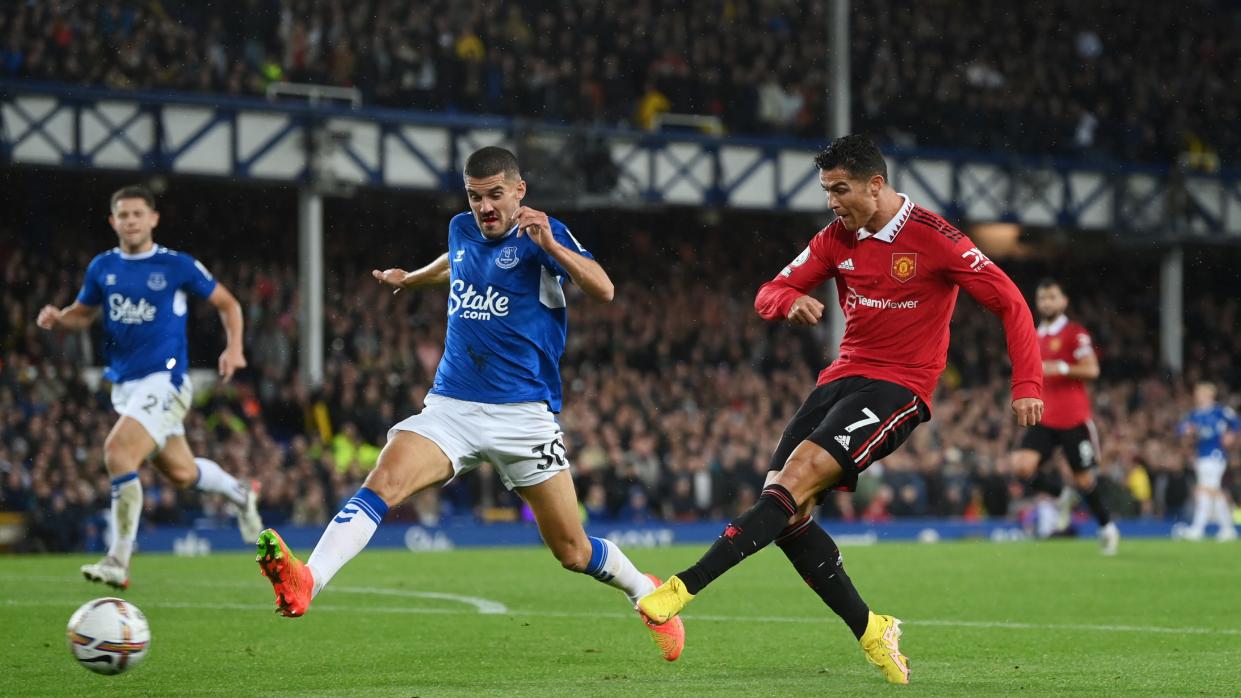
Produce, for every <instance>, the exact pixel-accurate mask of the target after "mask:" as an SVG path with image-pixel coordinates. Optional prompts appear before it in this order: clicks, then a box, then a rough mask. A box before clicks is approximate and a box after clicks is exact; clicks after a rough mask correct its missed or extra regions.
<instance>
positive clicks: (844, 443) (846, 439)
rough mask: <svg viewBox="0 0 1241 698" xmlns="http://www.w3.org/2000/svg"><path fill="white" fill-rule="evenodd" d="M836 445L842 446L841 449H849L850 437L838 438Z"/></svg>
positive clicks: (842, 436) (844, 435) (842, 435)
mask: <svg viewBox="0 0 1241 698" xmlns="http://www.w3.org/2000/svg"><path fill="white" fill-rule="evenodd" d="M836 443H838V444H840V447H841V448H849V436H848V435H847V434H841V435H840V436H837V437H836Z"/></svg>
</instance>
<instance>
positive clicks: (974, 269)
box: [754, 194, 1043, 408]
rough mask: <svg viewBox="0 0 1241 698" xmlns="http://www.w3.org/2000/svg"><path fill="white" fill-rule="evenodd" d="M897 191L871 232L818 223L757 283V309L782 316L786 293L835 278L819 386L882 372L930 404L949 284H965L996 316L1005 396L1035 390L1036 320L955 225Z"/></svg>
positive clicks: (949, 304) (940, 362)
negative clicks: (1009, 368) (835, 319)
mask: <svg viewBox="0 0 1241 698" xmlns="http://www.w3.org/2000/svg"><path fill="white" fill-rule="evenodd" d="M901 197H902V198H903V199H904V200H905V203H904V205H903V206H902V207H901V210H900V212H899V213H897V215H896V216H895V217H893V219H892V220H891V221H890V222H889V223H888V224H887V225H885V226H884V227H883V229H882V230H880V231H878V232H875V233H872V232H870V231H867V230H865V229H862V230H859V231H857V232H853V233H851V232H849V231H848V230H846V229H845V227H844V225H843V224H842V223H841V222H840V221H839V220H837V221H834V222H832V223H831V224H830V225H828V226H827V227H826V228H824V229H823V230H821V231H819V233H818V234H817V235H815V236H814V238H813V239H812V240H811V241H810V245H809V246H807V247H806V249H805V250H803V251H802V253H801V254H800V255H798V256H797V258H796V259H794V260H793V261H792V262H791V263H790V264H789V265H788V266H787V267H785V268H784V270H783V271H781V272H780V273H779V274H778V275H777V276H776V278H774V279H772V280H771V281H769V282H767V283H765V284H763V286H762V288H760V289H759V290H758V297H757V298H756V299H755V301H754V307H755V309H757V310H758V313H759V315H761V316H763V318H765V319H767V320H782V319H784V318H786V317H787V316H788V311H789V307H790V306H791V305H792V304H793V301H794V300H796V299H797V298H798V297H799V296H802V295H805V294H808V293H810V292H811V291H813V290H814V289H815V288H816V287H818V286H819V285H820V284H822V283H823V282H824V281H826V280H827V279H829V278H834V279H835V280H836V289H837V291H839V298H840V306H841V308H842V309H843V310H844V315H845V333H844V337H843V338H842V339H841V342H840V356H839V358H837V359H836V360H835V361H833V362H832V363H831V364H830V365H828V367H827V368H825V369H823V372H822V373H820V374H819V381H818V383H819V385H823V384H824V383H827V382H829V381H832V380H835V379H837V378H844V377H846V376H865V377H867V378H874V379H877V380H885V381H889V382H892V383H896V384H899V385H903V386H905V387H906V388H909V389H910V390H911V391H913V393H914V394H916V395H917V396H918V397H919V398H921V399H922V401H923V402H925V403H926V405H927V407H928V408H929V407H930V405H931V393H933V392H934V390H935V384H936V382H937V381H938V380H939V375H940V374H941V373H943V370H944V365H945V363H946V362H947V356H948V323H949V321H950V320H951V319H952V311H953V309H954V308H955V306H956V302H957V290H958V289H959V288H964V289H965V291H966V293H968V294H970V295H971V296H973V297H974V299H975V300H977V301H978V302H979V303H981V304H982V305H983V306H985V307H987V308H988V309H989V310H990V311H991V312H993V313H995V314H996V315H998V316H999V318H1000V320H1001V321H1003V323H1004V332H1005V335H1006V337H1007V340H1008V355H1009V357H1010V358H1011V359H1012V364H1013V378H1012V394H1013V399H1014V400H1017V399H1019V398H1024V397H1032V398H1038V397H1040V396H1041V393H1042V386H1043V370H1042V364H1041V362H1040V360H1039V352H1038V342H1037V339H1036V337H1035V333H1034V319H1033V318H1032V317H1031V316H1030V310H1029V308H1027V307H1026V302H1025V300H1024V299H1023V298H1022V296H1021V293H1020V292H1019V291H1018V290H1017V287H1016V286H1014V285H1013V282H1012V281H1011V280H1010V279H1009V278H1008V276H1007V275H1006V274H1005V273H1004V272H1002V271H1000V269H999V267H997V266H996V265H995V264H994V263H993V262H992V261H991V260H990V259H988V258H987V256H986V255H984V254H983V253H982V252H980V251H979V250H978V248H977V247H975V246H974V243H972V242H971V241H970V239H969V238H967V237H966V236H965V235H964V234H962V233H961V232H960V231H959V230H957V229H956V228H954V227H952V226H951V225H949V224H948V223H947V221H945V220H944V219H943V218H940V217H939V216H938V215H936V214H934V213H932V212H931V211H928V210H926V209H924V208H922V207H920V206H915V205H914V204H913V203H912V202H911V201H910V200H909V198H908V197H906V196H905V195H904V194H902V195H901Z"/></svg>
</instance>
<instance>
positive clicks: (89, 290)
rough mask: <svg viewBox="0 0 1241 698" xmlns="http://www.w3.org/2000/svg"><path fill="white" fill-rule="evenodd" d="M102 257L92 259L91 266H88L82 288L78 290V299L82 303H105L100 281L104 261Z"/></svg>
mask: <svg viewBox="0 0 1241 698" xmlns="http://www.w3.org/2000/svg"><path fill="white" fill-rule="evenodd" d="M100 259H102V258H101V257H96V258H94V259H92V260H91V262H90V266H88V267H86V276H84V277H83V278H82V290H81V291H78V298H77V301H78V302H79V303H81V304H82V305H99V304H100V303H103V288H102V284H100V283H99V276H100V275H101V274H102V272H101V271H100V268H101V267H102V266H103V263H102V262H100Z"/></svg>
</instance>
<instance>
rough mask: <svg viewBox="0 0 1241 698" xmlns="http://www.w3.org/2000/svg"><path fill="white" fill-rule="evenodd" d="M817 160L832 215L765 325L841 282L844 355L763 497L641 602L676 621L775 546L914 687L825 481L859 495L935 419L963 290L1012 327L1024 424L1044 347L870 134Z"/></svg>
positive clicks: (777, 458) (768, 302)
mask: <svg viewBox="0 0 1241 698" xmlns="http://www.w3.org/2000/svg"><path fill="white" fill-rule="evenodd" d="M815 165H817V166H818V168H819V181H820V183H821V184H822V186H823V190H824V191H825V192H826V193H827V201H828V205H829V206H830V207H831V209H832V211H833V212H835V214H836V220H835V221H833V222H832V223H831V224H830V225H828V226H827V227H826V228H824V229H823V230H821V231H819V233H818V234H817V235H815V236H814V238H812V239H811V241H810V244H809V245H808V246H807V247H806V249H805V250H803V251H802V253H801V254H799V255H797V257H796V258H795V259H794V260H793V261H792V262H791V263H789V265H788V266H787V267H785V268H784V270H783V271H781V272H780V273H779V274H777V275H776V277H775V278H774V279H772V280H771V281H769V282H767V283H766V284H764V285H763V286H762V288H760V289H759V291H758V296H757V298H756V299H755V303H754V305H755V308H756V309H757V311H758V313H759V315H761V316H762V317H763V318H764V319H767V320H782V319H787V320H788V321H789V322H790V323H792V324H794V325H815V324H817V323H818V322H819V320H820V319H821V318H822V317H823V304H822V303H821V302H819V301H818V300H816V299H814V298H813V297H812V296H811V295H810V293H811V292H813V291H814V289H815V288H817V287H818V286H819V285H820V284H822V283H823V282H825V281H827V280H828V279H829V278H834V279H835V281H836V288H837V291H838V293H839V298H840V305H841V309H842V310H843V311H844V315H845V332H844V337H843V339H842V340H841V343H840V354H839V358H837V359H836V360H835V361H833V362H832V363H831V365H829V366H828V367H827V368H825V369H824V370H823V372H822V373H820V374H819V379H818V384H817V386H816V387H815V389H814V390H813V391H811V393H810V396H809V397H808V398H807V399H806V401H805V403H804V404H803V405H802V407H801V409H799V410H798V411H797V414H795V415H794V416H793V419H792V421H790V422H789V425H788V427H787V428H786V429H785V431H784V434H783V436H782V437H781V439H780V443H779V445H778V446H777V447H776V451H775V454H774V455H773V456H772V460H771V471H772V472H771V473H769V474H768V480H767V486H766V487H765V488H764V489H763V493H762V495H761V496H760V497H759V500H758V502H757V503H756V504H755V505H754V506H753V507H752V508H751V509H750V510H749V511H747V512H746V513H744V514H742V515H741V516H740V517H738V518H737V519H735V520H734V521H733V522H731V523H729V524H728V526H727V527H725V529H724V532H723V534H722V535H721V536H720V538H719V539H718V540H717V541H716V542H715V544H714V545H712V547H711V549H710V550H708V551H707V553H706V554H705V555H703V557H702V558H701V559H700V560H699V561H698V562H697V563H696V564H695V565H693V566H692V567H690V568H689V569H687V570H685V571H683V572H681V573H679V574H677V575H675V576H673V577H671V578H669V579H668V581H667V582H666V583H665V584H663V585H661V586H660V587H659V588H658V589H656V590H655V591H654V592H652V593H651V594H648V595H647V596H645V597H643V598H642V599H640V600H639V601H638V608H639V610H640V611H642V613H643V614H644V615H645V616H646V617H647V618H648V619H650V620H652V621H654V622H657V623H658V622H663V621H666V620H669V619H672V618H674V617H675V616H676V615H677V614H678V613H680V611H681V609H682V608H684V607H685V605H686V604H688V603H689V601H690V600H691V599H693V598H694V596H695V595H696V594H698V593H700V592H701V591H702V589H703V588H704V587H706V586H707V584H709V583H710V582H711V581H712V580H714V579H715V578H717V577H719V576H720V575H722V574H723V573H724V572H726V571H728V570H729V569H730V568H732V567H733V566H734V565H736V564H738V563H740V562H741V561H742V560H743V559H745V558H746V557H747V556H749V555H753V554H754V553H756V552H758V551H759V550H761V549H762V548H763V547H765V546H766V545H767V544H769V543H772V542H775V543H776V544H777V545H779V546H780V547H781V549H782V550H783V551H784V553H785V555H787V556H788V558H789V561H790V562H791V563H792V564H793V567H794V568H795V569H796V570H797V571H798V573H799V574H800V575H801V576H802V578H803V579H805V580H806V582H807V583H808V584H809V585H810V587H811V588H812V589H814V590H815V592H816V593H817V594H818V595H819V596H820V598H822V600H823V601H824V602H825V603H826V604H827V605H828V606H829V607H830V608H831V609H832V610H833V611H834V612H836V614H837V615H839V616H840V617H841V619H843V620H844V621H845V623H846V624H847V625H848V626H849V628H850V629H851V630H852V631H853V634H854V636H855V637H857V638H858V641H859V643H860V644H861V646H862V649H863V651H864V652H865V654H866V657H867V659H868V660H869V661H870V662H871V663H873V664H875V665H876V666H878V667H879V668H880V669H881V670H882V671H883V673H884V676H885V678H886V679H887V680H888V681H889V682H892V683H908V682H909V663H908V660H907V658H906V657H905V656H904V655H902V654H901V652H900V647H899V644H898V641H899V640H900V636H901V631H900V621H899V620H897V619H895V618H892V617H891V616H885V615H878V614H875V613H872V612H871V611H870V608H869V607H868V606H867V605H866V603H865V602H863V601H862V599H861V597H860V596H859V595H858V592H857V590H856V589H855V588H854V587H853V583H852V582H851V581H850V579H849V577H848V575H846V574H845V570H844V567H843V565H842V563H841V558H840V551H839V549H838V548H837V547H836V543H835V542H834V541H833V540H832V538H831V536H829V535H828V534H827V533H826V532H825V531H824V530H823V529H822V528H821V527H820V526H819V525H818V524H817V523H815V522H814V520H813V519H812V518H811V512H812V511H813V509H814V507H815V505H816V503H817V501H818V499H819V497H820V495H821V494H822V493H823V492H825V491H827V490H828V489H838V490H848V491H851V490H853V489H854V487H855V486H856V483H857V478H858V474H859V473H861V472H862V471H863V470H865V469H866V467H867V466H869V465H870V464H871V463H873V462H875V461H876V460H879V459H881V458H883V457H884V456H886V455H888V454H889V453H891V452H892V451H893V450H895V449H896V448H897V446H899V445H900V444H901V443H902V442H903V441H904V440H905V439H906V438H907V437H908V436H909V434H910V433H911V432H912V431H913V430H914V428H915V427H916V426H917V425H918V424H919V423H921V422H924V421H926V420H927V419H929V418H930V416H931V394H932V392H934V389H935V383H936V381H938V379H939V375H940V373H941V372H943V369H944V365H945V362H946V359H947V351H948V323H949V321H950V320H951V318H952V311H953V308H954V307H955V306H956V300H957V291H958V289H959V288H964V289H965V290H966V292H967V293H969V294H970V295H971V296H973V297H974V298H975V299H976V300H978V301H979V302H980V303H982V304H983V305H985V306H986V307H987V308H988V309H990V310H991V311H992V312H994V313H995V314H996V315H998V316H999V317H1000V319H1001V320H1002V321H1003V323H1004V330H1005V333H1006V335H1007V338H1008V354H1009V356H1010V357H1011V359H1012V363H1013V380H1012V396H1013V402H1012V409H1013V412H1014V414H1015V415H1016V418H1017V421H1018V423H1019V424H1020V425H1021V426H1031V425H1034V424H1037V423H1038V421H1039V419H1040V418H1041V417H1042V410H1043V403H1042V401H1041V400H1040V399H1039V398H1040V393H1041V391H1042V371H1041V370H1040V366H1039V358H1038V344H1037V342H1036V341H1035V336H1034V322H1033V320H1032V319H1031V317H1030V311H1029V309H1028V308H1026V304H1025V301H1024V300H1023V299H1022V297H1021V293H1020V292H1019V291H1018V290H1017V288H1016V287H1015V286H1014V285H1013V283H1012V281H1010V280H1009V278H1008V277H1007V276H1006V275H1005V274H1004V273H1003V272H1001V271H1000V270H999V268H998V267H996V265H995V264H993V263H992V262H991V260H990V259H988V258H987V257H986V255H984V254H983V253H982V252H980V251H979V250H978V248H977V247H975V246H974V244H973V243H972V242H970V240H969V239H968V238H966V237H965V236H964V235H962V234H961V233H960V232H959V231H957V230H956V229H955V228H953V227H952V226H951V225H949V224H948V223H947V222H945V221H944V219H943V218H940V217H939V216H937V215H936V214H934V213H932V212H930V211H928V210H926V209H924V208H921V207H920V206H916V205H915V204H914V203H913V202H912V201H910V200H909V197H907V196H905V195H904V194H899V193H897V192H896V191H895V190H893V189H892V188H891V186H889V184H888V172H887V165H886V163H885V162H884V159H883V155H882V154H881V153H880V152H879V149H878V148H877V147H875V145H874V144H873V143H871V142H870V141H869V140H867V139H866V138H864V137H862V136H845V137H843V138H839V139H837V140H835V141H833V142H832V144H831V145H829V146H828V147H827V148H826V149H825V150H823V151H822V152H821V153H819V155H818V156H817V157H816V158H815Z"/></svg>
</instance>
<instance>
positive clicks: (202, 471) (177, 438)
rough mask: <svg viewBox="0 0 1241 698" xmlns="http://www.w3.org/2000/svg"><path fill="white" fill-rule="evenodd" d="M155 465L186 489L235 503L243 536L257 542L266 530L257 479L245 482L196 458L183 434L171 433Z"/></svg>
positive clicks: (207, 460)
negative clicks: (260, 513)
mask: <svg viewBox="0 0 1241 698" xmlns="http://www.w3.org/2000/svg"><path fill="white" fill-rule="evenodd" d="M152 460H153V461H154V462H155V467H157V468H159V470H160V472H162V473H163V474H164V476H165V477H167V478H168V480H169V481H171V482H172V484H174V485H176V486H177V487H179V488H182V489H193V490H197V491H199V492H205V493H207V494H215V495H219V496H221V497H223V498H224V499H225V500H227V501H228V502H229V504H231V505H232V510H233V513H234V514H235V515H236V516H237V528H238V529H240V531H241V538H242V540H244V541H245V542H247V543H254V542H255V540H256V539H257V538H258V537H259V531H261V530H263V520H262V518H260V517H259V510H258V492H259V484H258V481H257V480H251V481H250V482H246V483H243V482H241V481H239V480H238V479H237V478H235V477H233V476H232V475H230V474H229V473H228V472H226V471H225V470H224V468H221V467H220V464H219V463H216V462H215V461H213V460H211V459H209V458H195V457H194V453H193V451H191V450H190V445H189V443H187V442H186V440H185V437H184V436H182V435H180V434H173V435H170V436H168V438H167V439H166V440H165V442H164V446H163V448H161V449H160V451H159V453H157V454H156V455H155V457H154V458H153V459H152Z"/></svg>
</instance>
